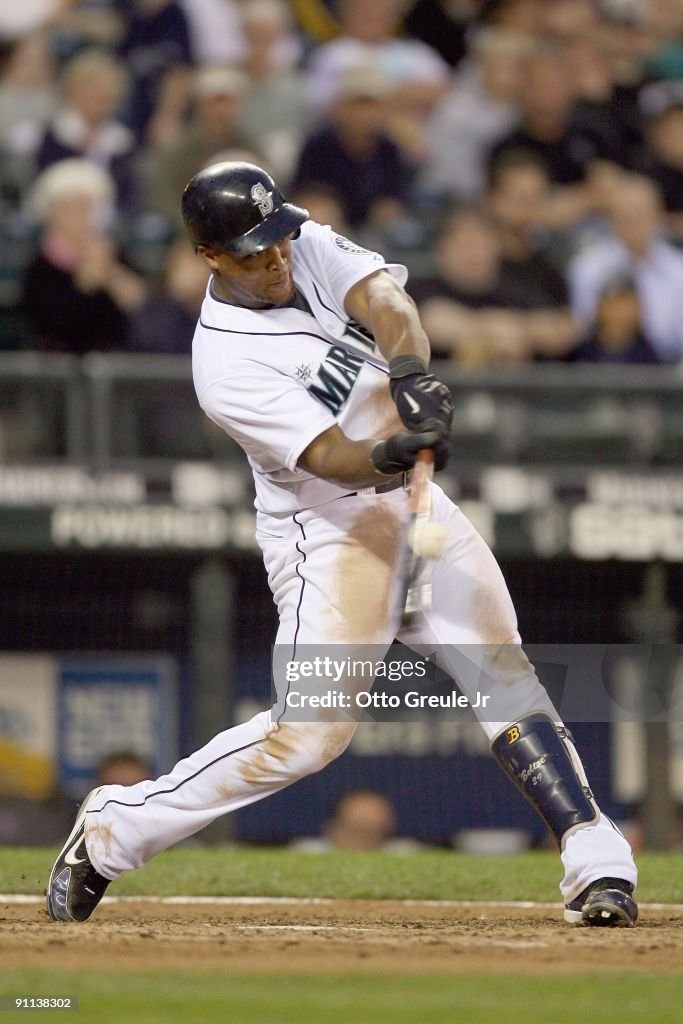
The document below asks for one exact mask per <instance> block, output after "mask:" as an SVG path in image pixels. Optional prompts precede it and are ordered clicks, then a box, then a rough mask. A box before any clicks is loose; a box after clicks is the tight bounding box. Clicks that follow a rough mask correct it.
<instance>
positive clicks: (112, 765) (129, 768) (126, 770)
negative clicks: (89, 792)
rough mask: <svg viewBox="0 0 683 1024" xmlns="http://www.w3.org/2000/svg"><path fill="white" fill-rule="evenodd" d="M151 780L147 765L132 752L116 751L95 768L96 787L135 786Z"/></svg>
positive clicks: (150, 770) (149, 767) (150, 772)
mask: <svg viewBox="0 0 683 1024" xmlns="http://www.w3.org/2000/svg"><path fill="white" fill-rule="evenodd" d="M151 778H152V769H151V766H150V765H149V764H147V762H146V761H145V760H144V758H142V757H140V755H139V754H136V753H135V752H134V751H132V750H117V751H114V752H113V753H111V754H108V755H107V757H105V758H103V760H102V761H100V763H99V765H98V767H97V778H96V780H95V785H97V786H135V785H136V784H137V783H138V782H144V781H145V779H151Z"/></svg>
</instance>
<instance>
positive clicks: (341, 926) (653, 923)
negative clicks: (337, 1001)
mask: <svg viewBox="0 0 683 1024" xmlns="http://www.w3.org/2000/svg"><path fill="white" fill-rule="evenodd" d="M0 963H2V965H3V968H4V969H6V970H11V969H13V968H25V967H38V968H49V967H53V968H58V969H60V970H70V969H73V970H82V969H83V966H84V964H87V965H88V969H89V970H97V971H117V970H133V971H135V970H150V969H155V968H157V969H167V968H171V969H173V970H178V971H188V970H220V969H224V968H226V967H227V968H229V969H230V971H232V972H251V971H259V972H260V971H281V970H284V971H313V970H315V971H324V970H330V971H332V970H334V971H358V970H360V971H368V972H374V973H376V972H380V971H382V972H390V973H396V974H401V975H404V974H410V973H415V974H425V973H433V972H453V971H455V972H459V971H467V972H472V971H477V970H479V971H486V972H487V973H490V972H500V973H519V972H521V973H525V974H535V973H547V972H549V971H567V972H571V973H573V974H576V973H577V972H579V971H582V970H583V971H633V970H647V971H656V970H671V971H680V969H681V964H682V963H683V911H681V910H680V908H675V909H674V908H672V909H650V910H648V909H645V910H643V912H642V917H641V921H640V922H639V924H638V926H637V927H636V928H634V929H598V928H571V927H569V926H567V925H565V924H564V923H563V922H562V920H561V908H560V907H559V906H558V907H552V908H545V907H543V906H541V907H538V906H534V907H515V908H510V907H505V906H495V905H489V904H466V905H457V906H456V905H449V906H443V905H438V904H429V903H412V904H411V903H405V902H398V901H382V902H374V901H373V902H369V901H358V900H335V901H320V902H300V901H292V902H287V901H273V902H272V903H269V902H262V903H257V904H255V905H244V904H240V903H230V904H227V905H221V904H215V903H210V904H201V903H200V904H188V905H179V904H163V903H155V902H146V901H142V900H140V901H132V902H121V903H110V904H107V903H105V904H102V905H101V906H100V907H99V908H98V910H97V912H96V916H95V917H94V918H93V919H92V920H91V921H89V922H87V923H86V924H83V925H60V924H56V923H54V922H51V921H49V920H48V918H47V915H46V914H45V911H44V910H43V909H42V908H41V907H39V906H37V905H35V904H34V905H27V906H23V905H18V906H17V905H12V904H6V903H0Z"/></svg>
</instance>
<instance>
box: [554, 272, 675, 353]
mask: <svg viewBox="0 0 683 1024" xmlns="http://www.w3.org/2000/svg"><path fill="white" fill-rule="evenodd" d="M567 358H568V359H569V360H570V361H571V362H590V363H640V364H643V363H658V362H659V360H658V358H657V354H656V352H655V350H654V349H653V348H652V346H651V345H650V343H649V342H648V341H647V339H646V338H645V335H644V334H643V327H642V320H641V310H640V300H639V298H638V291H637V289H636V285H635V282H634V280H633V278H631V277H629V276H627V275H624V274H619V275H617V276H616V277H615V278H614V279H612V280H611V281H608V282H607V283H606V285H605V286H604V288H603V290H602V291H601V293H600V295H599V297H598V301H597V305H596V308H595V324H594V327H593V331H592V333H591V334H589V336H588V337H587V338H584V339H583V341H582V342H581V343H580V344H579V345H577V347H576V348H575V349H572V351H571V352H569V353H568V356H567Z"/></svg>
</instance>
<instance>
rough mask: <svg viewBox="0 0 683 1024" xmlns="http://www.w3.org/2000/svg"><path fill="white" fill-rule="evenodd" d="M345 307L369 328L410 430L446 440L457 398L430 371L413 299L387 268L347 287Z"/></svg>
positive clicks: (403, 417)
mask: <svg viewBox="0 0 683 1024" xmlns="http://www.w3.org/2000/svg"><path fill="white" fill-rule="evenodd" d="M344 306H345V308H346V312H347V313H348V314H349V316H351V317H353V319H354V320H356V321H357V322H358V323H359V324H362V325H363V327H365V328H366V329H367V330H369V331H370V332H371V334H372V336H373V337H374V339H375V341H376V343H377V346H378V348H379V350H380V352H381V353H382V355H383V356H384V357H385V359H386V360H387V362H388V363H389V389H390V391H391V397H392V398H393V399H394V402H395V403H396V408H397V410H398V414H399V416H400V417H401V419H402V420H403V422H404V423H405V425H406V426H407V427H408V429H409V430H412V431H425V430H436V431H438V433H439V434H440V436H441V437H442V439H444V442H445V439H447V438H448V436H449V434H450V430H451V420H452V419H453V402H452V400H451V395H450V391H449V389H448V388H447V387H446V385H445V384H442V383H441V381H439V380H437V378H436V377H435V376H434V374H432V373H429V372H428V370H427V367H428V365H429V340H428V338H427V335H426V333H425V330H424V328H423V327H422V324H421V322H420V317H419V315H418V312H417V306H416V305H415V303H414V302H413V300H412V299H411V297H410V296H409V295H408V294H407V292H406V291H405V290H404V289H403V288H402V287H401V285H400V284H399V283H398V281H396V280H395V278H394V277H393V276H392V275H391V274H390V273H389V271H387V270H378V271H376V273H374V274H370V275H369V276H368V277H364V278H363V279H362V280H360V281H358V282H356V284H354V285H353V286H352V287H351V288H350V289H349V291H348V292H347V293H346V297H345V299H344ZM439 461H440V460H439Z"/></svg>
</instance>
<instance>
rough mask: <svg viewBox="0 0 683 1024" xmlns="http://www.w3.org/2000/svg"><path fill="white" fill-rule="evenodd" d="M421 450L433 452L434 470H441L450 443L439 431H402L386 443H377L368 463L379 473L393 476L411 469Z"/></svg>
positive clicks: (389, 438)
mask: <svg viewBox="0 0 683 1024" xmlns="http://www.w3.org/2000/svg"><path fill="white" fill-rule="evenodd" d="M423 448H432V449H433V450H434V469H436V470H438V469H443V468H444V466H445V465H446V463H447V461H448V456H449V455H450V443H449V440H448V438H447V437H445V436H444V434H443V432H442V431H441V430H438V429H437V430H425V431H422V432H421V433H419V434H414V433H410V432H408V431H402V432H401V433H400V434H393V435H392V436H391V437H388V438H387V439H386V441H379V442H378V443H377V444H376V445H375V447H374V448H373V449H372V451H371V453H370V461H371V462H372V464H373V466H374V467H375V469H376V470H377V471H378V472H379V473H383V474H384V475H386V476H394V475H395V474H396V473H403V472H405V470H408V469H412V468H413V466H414V465H415V459H416V458H417V453H418V452H420V451H422V449H423Z"/></svg>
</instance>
